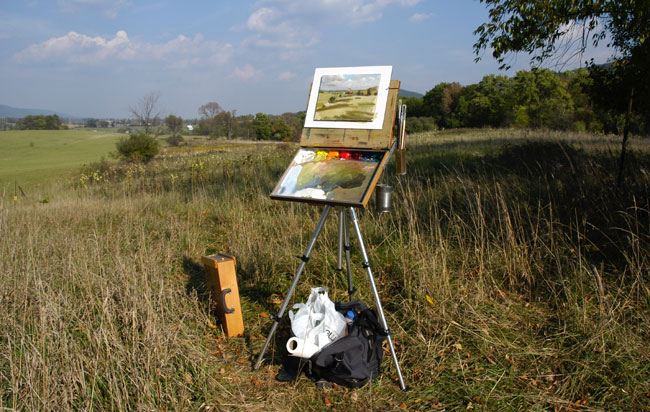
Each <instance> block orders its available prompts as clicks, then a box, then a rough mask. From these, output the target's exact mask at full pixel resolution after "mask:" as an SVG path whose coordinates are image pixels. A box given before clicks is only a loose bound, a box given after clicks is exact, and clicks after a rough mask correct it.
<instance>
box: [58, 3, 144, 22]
mask: <svg viewBox="0 0 650 412" xmlns="http://www.w3.org/2000/svg"><path fill="white" fill-rule="evenodd" d="M57 5H58V6H59V9H60V10H61V11H63V12H64V13H75V12H77V11H78V10H79V9H82V8H88V9H93V10H99V11H101V13H102V14H103V15H104V16H105V17H107V18H109V19H114V18H116V17H117V14H118V12H119V11H120V9H121V8H123V7H127V6H130V5H131V2H130V1H128V0H57Z"/></svg>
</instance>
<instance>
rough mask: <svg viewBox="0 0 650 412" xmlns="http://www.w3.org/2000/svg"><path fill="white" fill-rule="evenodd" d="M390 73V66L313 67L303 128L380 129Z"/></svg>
mask: <svg viewBox="0 0 650 412" xmlns="http://www.w3.org/2000/svg"><path fill="white" fill-rule="evenodd" d="M391 72H392V67H391V66H365V67H338V68H319V69H316V71H315V74H314V81H313V83H312V89H311V94H310V96H309V104H308V106H307V115H306V117H305V127H318V128H339V129H381V128H382V126H383V121H384V112H385V110H386V101H387V98H388V87H389V85H390V76H391Z"/></svg>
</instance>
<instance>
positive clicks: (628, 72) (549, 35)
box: [474, 0, 650, 186]
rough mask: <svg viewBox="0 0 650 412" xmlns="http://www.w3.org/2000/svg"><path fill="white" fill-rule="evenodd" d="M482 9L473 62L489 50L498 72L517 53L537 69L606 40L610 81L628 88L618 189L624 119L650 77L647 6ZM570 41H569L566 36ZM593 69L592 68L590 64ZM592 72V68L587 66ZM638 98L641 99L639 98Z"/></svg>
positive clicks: (548, 4)
mask: <svg viewBox="0 0 650 412" xmlns="http://www.w3.org/2000/svg"><path fill="white" fill-rule="evenodd" d="M481 2H482V3H485V4H486V5H487V7H488V12H489V16H490V17H489V19H490V20H489V22H487V23H484V24H482V25H481V26H479V27H478V28H477V29H476V31H475V32H474V34H476V35H478V36H479V38H478V40H477V42H476V43H475V44H474V52H475V53H476V55H477V60H480V58H481V57H480V54H481V52H482V51H483V50H485V49H487V48H491V49H492V50H493V51H492V55H493V56H494V58H496V59H497V61H498V62H499V63H500V64H501V67H502V68H509V64H508V63H507V62H506V60H505V59H506V58H507V57H508V56H510V55H512V54H516V53H518V52H525V53H528V54H529V55H531V56H532V58H531V63H537V64H540V63H542V62H544V61H546V60H548V59H550V58H552V57H556V58H559V59H568V58H571V57H574V56H582V53H583V52H584V51H585V50H586V49H587V47H589V45H590V44H591V45H593V46H597V45H598V44H599V42H601V41H602V40H604V39H606V38H607V36H608V35H609V38H610V40H608V41H609V43H608V44H607V46H608V47H611V48H612V49H613V51H615V52H617V54H619V55H620V57H619V58H618V59H617V60H616V62H617V65H616V66H617V67H616V70H615V71H614V72H612V75H613V76H616V77H619V78H621V81H620V82H618V83H619V84H626V83H627V84H628V85H629V86H628V87H629V88H628V91H627V103H626V105H625V107H624V108H623V107H622V108H621V109H620V111H621V112H624V113H625V126H624V127H623V140H622V142H621V158H620V162H619V170H618V178H617V181H618V183H619V186H620V185H621V183H622V172H623V167H624V161H625V150H626V143H627V139H628V132H629V126H630V119H631V117H632V110H633V100H634V96H635V95H637V96H638V95H639V94H642V95H648V94H650V93H649V92H648V88H649V86H648V85H647V82H646V79H647V78H648V75H649V74H650V42H649V41H648V39H650V2H649V1H647V0H644V1H639V0H538V1H534V2H531V1H529V0H481ZM572 35H573V36H572ZM592 63H593V62H592ZM592 67H593V64H592ZM640 92H641V93H640Z"/></svg>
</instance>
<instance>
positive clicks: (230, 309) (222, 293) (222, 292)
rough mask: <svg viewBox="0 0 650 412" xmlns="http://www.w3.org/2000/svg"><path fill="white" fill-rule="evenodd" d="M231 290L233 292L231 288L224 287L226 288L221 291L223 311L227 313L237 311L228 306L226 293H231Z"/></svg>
mask: <svg viewBox="0 0 650 412" xmlns="http://www.w3.org/2000/svg"><path fill="white" fill-rule="evenodd" d="M230 292H232V291H231V290H230V288H227V289H224V290H222V291H221V307H222V308H223V311H224V312H226V313H234V312H235V308H228V307H227V306H226V295H227V294H228V293H230Z"/></svg>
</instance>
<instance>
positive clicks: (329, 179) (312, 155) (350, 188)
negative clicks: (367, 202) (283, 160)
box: [272, 149, 379, 204]
mask: <svg viewBox="0 0 650 412" xmlns="http://www.w3.org/2000/svg"><path fill="white" fill-rule="evenodd" d="M329 153H330V157H328V152H326V151H316V150H314V149H300V151H298V153H297V154H296V156H295V157H294V159H293V161H292V162H291V164H290V165H289V168H288V169H287V171H286V172H285V174H284V176H283V178H282V180H281V181H280V182H279V183H278V185H277V186H276V188H275V190H274V191H273V194H272V195H274V196H280V197H283V198H284V197H287V198H295V199H302V200H306V199H307V200H322V201H324V203H328V202H337V203H357V204H360V203H361V201H362V200H363V196H364V194H365V193H366V191H367V190H368V187H369V185H370V183H371V180H372V177H373V176H374V174H375V172H376V170H377V167H378V165H379V159H378V158H376V157H366V158H361V157H359V159H358V160H355V159H351V158H348V159H341V158H340V157H338V156H332V155H331V153H338V152H329Z"/></svg>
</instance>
